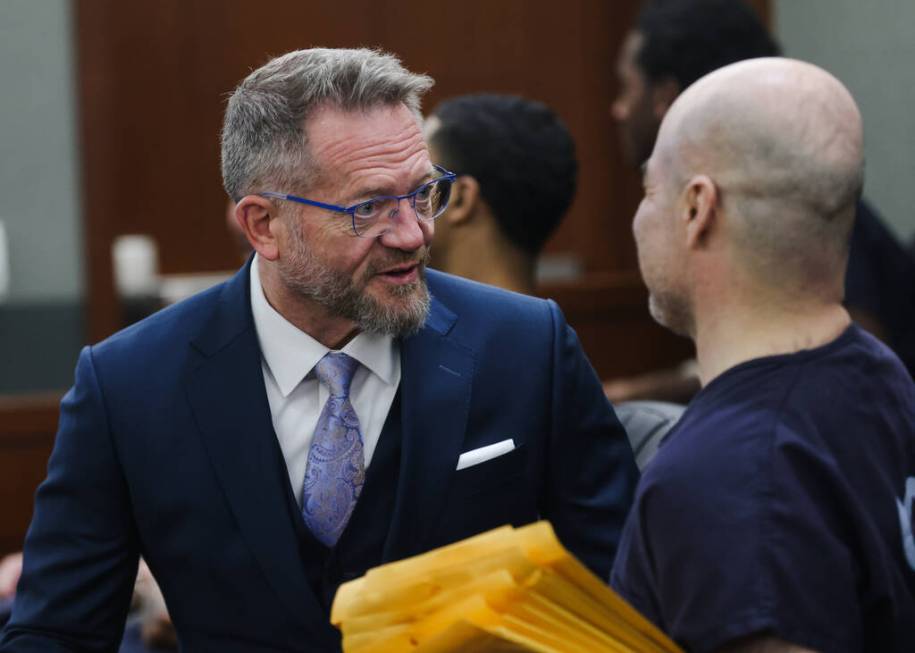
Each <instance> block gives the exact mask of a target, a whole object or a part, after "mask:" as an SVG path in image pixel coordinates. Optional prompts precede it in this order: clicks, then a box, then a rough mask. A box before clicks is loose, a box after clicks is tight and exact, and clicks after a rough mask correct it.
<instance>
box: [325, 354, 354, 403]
mask: <svg viewBox="0 0 915 653" xmlns="http://www.w3.org/2000/svg"><path fill="white" fill-rule="evenodd" d="M358 366H359V361H357V360H356V359H355V358H351V357H349V356H347V355H346V354H342V353H335V352H328V353H327V354H325V355H324V358H322V359H321V360H319V361H318V364H317V365H315V374H316V375H317V377H318V381H320V382H321V383H323V384H324V385H326V386H327V388H328V389H329V390H330V394H331V396H332V397H347V396H348V395H349V386H350V383H352V382H353V374H354V373H355V372H356V368H357V367H358Z"/></svg>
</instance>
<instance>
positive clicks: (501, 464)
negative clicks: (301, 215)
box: [0, 263, 637, 653]
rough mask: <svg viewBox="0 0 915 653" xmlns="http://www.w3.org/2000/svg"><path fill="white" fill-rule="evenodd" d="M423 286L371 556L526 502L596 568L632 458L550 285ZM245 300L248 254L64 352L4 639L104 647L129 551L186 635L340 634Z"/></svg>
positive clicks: (438, 538)
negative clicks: (423, 313)
mask: <svg viewBox="0 0 915 653" xmlns="http://www.w3.org/2000/svg"><path fill="white" fill-rule="evenodd" d="M249 265H250V263H249ZM428 281H429V286H430V290H431V292H432V294H433V301H432V309H431V313H430V316H429V319H428V321H427V323H426V325H425V327H424V328H423V329H422V330H421V331H420V332H419V333H418V334H416V335H415V336H412V337H409V338H406V339H404V340H403V342H402V344H401V356H402V380H401V387H400V393H401V394H400V397H401V409H402V422H403V424H402V433H401V437H402V453H401V468H400V477H399V483H398V489H397V494H396V500H395V508H394V514H393V518H392V521H391V524H390V529H389V533H388V536H387V539H386V542H385V545H384V560H385V561H389V560H394V559H398V558H403V557H406V556H410V555H414V554H417V553H420V552H422V551H425V550H428V549H430V548H433V547H436V546H439V545H442V544H445V543H448V542H452V541H455V540H458V539H461V538H464V537H468V536H470V535H473V534H475V533H478V532H481V531H483V530H486V529H489V528H493V527H496V526H499V525H501V524H504V523H509V522H511V523H515V524H519V523H524V522H529V521H532V520H535V519H537V518H540V517H543V518H546V519H549V520H550V521H552V523H553V525H554V527H555V529H556V531H557V533H558V535H559V537H560V538H561V539H562V541H563V542H564V543H565V545H566V546H567V547H568V548H569V549H571V550H572V551H573V552H574V553H575V554H577V555H578V556H579V557H580V558H581V559H582V560H583V561H584V562H585V563H586V564H588V565H589V566H590V567H591V568H592V569H594V570H595V571H596V572H597V573H599V574H600V575H601V576H603V577H606V576H607V575H608V573H609V569H610V567H611V564H612V561H613V556H614V553H615V551H616V546H617V540H618V538H619V533H620V530H621V526H622V523H623V520H624V518H625V516H626V512H627V509H628V507H629V505H630V503H631V499H632V490H633V486H634V484H635V481H636V476H637V472H636V469H635V466H634V463H633V459H632V454H631V451H630V449H629V445H628V443H627V440H626V436H625V433H624V431H623V429H622V427H621V426H620V424H619V422H618V421H617V420H616V417H615V416H614V414H613V412H612V410H611V409H610V407H609V404H608V403H607V401H606V400H605V399H604V396H603V393H602V391H601V386H600V384H599V382H598V379H597V378H596V376H595V374H594V371H593V370H592V368H591V366H590V365H589V364H588V362H587V360H586V359H585V357H584V355H583V353H582V351H581V348H580V346H579V344H578V340H577V338H576V337H575V335H574V333H573V332H572V330H571V329H570V328H569V327H568V326H567V325H566V323H565V321H564V319H563V316H562V314H561V312H560V311H559V309H558V308H557V306H556V305H555V304H554V303H553V302H549V301H543V300H539V299H534V298H530V297H525V296H521V295H516V294H512V293H508V292H505V291H501V290H497V289H494V288H490V287H487V286H482V285H479V284H474V283H471V282H468V281H465V280H461V279H458V278H456V277H451V276H448V275H444V274H441V273H437V272H434V271H429V273H428ZM248 295H249V291H248V268H247V266H246V267H245V268H243V269H242V270H241V271H240V272H239V273H238V274H237V275H236V276H235V277H233V278H232V279H231V280H229V281H228V282H226V283H225V284H222V285H220V286H217V287H215V288H213V289H211V290H209V291H206V292H204V293H202V294H200V295H198V296H195V297H193V298H191V299H189V300H187V301H185V302H183V303H181V304H179V305H177V306H174V307H171V308H169V309H166V310H164V311H161V312H160V313H158V314H156V315H154V316H152V317H151V318H149V319H147V320H145V321H143V322H141V323H139V324H137V325H134V326H133V327H130V328H128V329H126V330H125V331H122V332H120V333H118V334H116V335H114V336H112V337H111V338H109V339H108V340H106V341H104V342H102V343H100V344H98V345H95V346H93V347H87V348H85V349H84V350H83V351H82V353H81V355H80V358H79V363H78V365H77V369H76V382H75V384H74V386H73V388H72V389H71V390H70V391H69V392H68V393H67V395H66V396H65V397H64V399H63V402H62V404H61V417H60V426H59V431H58V435H57V440H56V443H55V446H54V452H53V454H52V455H51V459H50V462H49V466H48V477H47V479H46V480H45V481H44V482H43V483H42V485H41V487H40V488H39V490H38V493H37V497H36V504H35V513H34V517H33V521H32V525H31V527H30V529H29V533H28V536H27V538H26V546H25V568H24V573H23V577H22V581H21V583H20V586H19V593H18V596H17V599H16V604H15V606H14V609H13V616H12V619H11V621H10V623H9V624H8V625H7V627H6V629H5V630H4V631H3V637H2V639H0V651H13V650H15V651H17V652H19V651H41V652H42V653H47V652H49V651H74V650H79V651H83V650H87V651H88V650H91V651H96V650H99V651H102V650H114V649H116V646H117V642H118V640H119V639H120V636H121V631H122V629H123V626H124V619H125V613H126V611H127V608H128V603H129V602H130V595H131V590H132V587H133V578H134V575H135V573H136V565H137V558H138V556H139V555H141V554H142V555H143V556H145V557H146V560H147V561H148V563H149V565H150V567H151V569H152V571H153V573H154V574H155V576H156V578H157V580H158V581H159V583H160V584H161V586H162V590H163V592H164V594H165V597H166V600H167V603H168V607H169V611H170V613H171V615H172V618H173V620H174V622H175V625H176V628H177V629H178V632H179V636H180V637H181V640H182V643H183V645H184V647H185V648H186V650H191V651H210V650H212V651H220V652H230V651H236V650H237V651H261V650H263V651H278V650H301V651H314V650H325V649H330V650H333V649H334V648H336V647H338V646H339V644H338V640H337V635H336V632H335V631H334V630H333V629H332V628H331V627H330V626H329V625H328V616H327V613H326V611H325V610H324V609H323V608H322V607H321V606H320V605H319V602H318V599H317V598H316V597H315V596H314V594H313V593H312V590H311V587H310V586H309V585H308V583H307V581H306V578H305V574H304V573H303V563H302V557H301V553H300V549H299V543H298V540H297V536H296V532H295V524H294V522H293V520H292V519H291V518H290V511H289V509H288V505H289V504H288V497H289V492H290V488H289V480H288V476H287V475H286V473H285V468H284V467H283V465H282V459H281V453H280V450H279V445H278V443H277V440H276V435H275V433H274V431H273V428H272V422H271V416H270V409H269V406H268V403H267V398H266V394H265V389H264V382H263V375H262V372H261V352H260V349H259V346H258V341H257V337H256V334H255V330H254V324H253V321H252V317H251V308H250V298H249V296H248ZM507 438H512V439H514V441H515V443H516V445H517V448H516V449H515V450H514V451H512V452H511V453H509V454H506V455H503V456H500V457H498V458H495V459H493V460H490V461H487V462H485V463H482V464H480V465H477V466H473V467H469V468H466V469H463V470H461V471H455V467H456V464H457V460H458V457H459V455H460V454H461V453H462V452H464V451H469V450H471V449H476V448H478V447H482V446H485V445H487V444H491V443H494V442H499V441H501V440H505V439H507Z"/></svg>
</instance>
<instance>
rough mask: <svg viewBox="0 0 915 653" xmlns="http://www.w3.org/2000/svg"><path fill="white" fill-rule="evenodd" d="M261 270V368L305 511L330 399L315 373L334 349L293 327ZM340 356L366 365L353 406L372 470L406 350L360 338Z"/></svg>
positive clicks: (257, 295)
mask: <svg viewBox="0 0 915 653" xmlns="http://www.w3.org/2000/svg"><path fill="white" fill-rule="evenodd" d="M257 268H258V257H257V256H255V257H254V261H252V263H251V311H252V313H253V314H254V328H255V330H256V331H257V339H258V341H259V342H260V347H261V354H262V358H261V369H262V370H263V373H264V385H265V386H266V387H267V400H268V401H269V403H270V414H271V416H272V417H273V429H274V430H275V431H276V437H277V439H278V440H279V443H280V449H282V451H283V458H285V460H286V470H287V471H288V472H289V483H290V484H291V485H292V491H293V493H294V494H295V499H296V501H297V502H298V504H299V506H301V505H302V483H303V482H304V480H305V466H306V464H307V462H308V448H309V447H310V446H311V438H312V436H313V435H314V431H315V426H316V425H317V423H318V418H319V417H320V415H321V409H322V408H323V407H324V403H325V402H326V401H327V397H328V395H329V392H328V390H327V388H325V387H324V386H323V385H322V384H321V383H319V382H318V379H317V377H316V376H315V374H314V371H313V368H314V366H315V365H316V364H317V362H318V361H319V360H321V359H322V358H323V357H324V355H325V354H326V353H327V352H329V351H331V350H330V349H328V348H327V347H325V346H324V345H322V344H321V343H320V342H318V341H317V340H315V339H314V338H312V337H311V336H310V335H308V334H307V333H305V332H304V331H301V330H300V329H299V328H298V327H296V326H293V325H292V324H291V323H290V322H289V321H287V320H286V318H284V317H283V316H282V315H280V314H279V313H278V312H277V311H276V309H275V308H273V307H272V306H271V305H270V303H269V302H268V301H267V298H266V297H265V296H264V290H263V288H262V287H261V282H260V275H259V274H258V269H257ZM340 351H342V352H343V353H345V354H347V355H348V356H352V357H353V358H355V359H356V360H357V361H359V363H361V365H360V366H359V367H358V368H357V369H356V372H355V374H354V375H353V382H352V385H351V386H350V401H351V402H352V404H353V409H354V410H355V411H356V416H357V417H358V418H359V424H360V426H361V427H362V440H363V443H362V444H363V453H364V454H365V466H366V469H368V466H369V463H370V462H371V460H372V454H373V453H374V451H375V446H376V445H377V444H378V438H379V437H380V436H381V429H382V428H383V427H384V423H385V420H386V419H387V417H388V411H389V410H390V409H391V404H392V403H393V402H394V396H395V395H396V394H397V387H398V385H400V348H399V347H398V344H397V341H396V340H394V338H392V337H391V336H380V335H375V334H368V333H360V334H359V335H357V336H356V337H355V338H353V339H352V340H350V341H349V342H348V343H347V344H346V346H345V347H343V349H341V350H340Z"/></svg>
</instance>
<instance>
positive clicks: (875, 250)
mask: <svg viewBox="0 0 915 653" xmlns="http://www.w3.org/2000/svg"><path fill="white" fill-rule="evenodd" d="M779 53H780V49H779V46H778V44H777V43H776V42H775V40H774V39H773V38H772V37H771V36H770V34H769V33H768V31H767V29H766V27H765V26H764V25H763V24H762V22H761V21H760V19H759V17H758V16H757V15H756V13H755V12H754V11H753V10H752V9H751V8H750V7H749V6H747V5H746V4H745V3H744V2H742V1H740V0H649V1H648V2H646V3H644V4H643V6H642V9H641V11H640V13H639V16H638V18H637V20H636V23H635V26H634V27H633V28H632V30H631V31H630V32H629V34H628V35H627V36H626V39H625V41H624V43H623V46H622V48H621V50H620V55H619V59H618V61H617V76H618V79H619V93H618V95H617V97H616V99H615V101H614V102H613V105H612V107H611V114H612V116H613V118H614V120H616V122H617V123H618V125H619V132H620V141H621V143H622V148H623V153H624V155H625V157H626V159H627V161H628V162H629V163H630V164H631V165H633V166H640V165H642V164H643V163H644V162H645V161H646V160H647V159H648V157H649V156H650V154H651V149H652V147H653V146H654V142H655V138H656V137H657V133H658V127H659V126H660V124H661V119H662V118H663V117H664V115H665V114H666V113H667V110H668V109H669V108H670V105H671V104H672V103H673V101H674V100H675V99H676V98H677V96H678V95H679V94H680V93H681V92H682V91H684V90H685V89H686V88H687V87H688V86H689V85H690V84H692V83H693V82H694V81H696V80H697V79H699V78H700V77H702V76H703V75H705V74H707V73H709V72H711V71H713V70H716V69H717V68H721V67H722V66H725V65H727V64H730V63H734V62H737V61H741V60H744V59H753V58H756V57H769V56H775V55H778V54H779ZM851 243H852V244H851V253H850V256H849V262H848V271H847V273H846V278H845V306H846V308H848V310H849V312H850V313H851V315H852V317H853V318H854V320H855V321H856V322H858V323H859V324H861V325H862V326H864V327H865V328H867V329H868V330H869V331H871V332H872V333H874V334H875V335H877V336H878V337H880V338H881V339H882V340H884V342H886V343H887V344H889V345H890V346H891V347H892V348H893V349H894V350H895V351H896V353H897V354H898V355H899V356H900V358H901V359H902V360H903V362H904V363H905V364H906V366H907V367H908V369H909V371H910V372H912V371H913V370H915V291H913V289H915V262H913V260H912V258H911V257H910V256H909V255H908V253H907V252H906V251H905V250H904V249H903V247H902V246H901V245H900V244H899V243H898V242H897V241H896V239H895V238H894V237H893V236H892V234H891V233H890V232H889V231H888V230H887V228H886V226H884V225H883V223H882V222H881V221H880V219H879V218H878V217H877V215H876V214H875V213H874V211H873V209H872V208H871V207H870V206H869V205H868V204H867V203H866V202H858V208H857V218H856V220H855V226H854V230H853V232H852V241H851ZM694 369H695V368H694V367H692V366H689V365H685V366H681V367H680V368H678V369H676V370H668V371H660V372H654V373H649V374H646V375H643V376H639V377H634V378H629V379H616V380H613V381H609V382H607V383H606V384H605V386H604V388H605V391H606V392H607V396H608V397H609V398H610V399H611V400H615V401H622V400H626V399H642V398H651V399H669V400H673V401H686V400H688V399H689V398H690V397H691V396H692V394H693V393H695V391H696V390H698V387H699V385H698V380H697V379H696V377H695V372H694Z"/></svg>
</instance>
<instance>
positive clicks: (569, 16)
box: [0, 0, 769, 553]
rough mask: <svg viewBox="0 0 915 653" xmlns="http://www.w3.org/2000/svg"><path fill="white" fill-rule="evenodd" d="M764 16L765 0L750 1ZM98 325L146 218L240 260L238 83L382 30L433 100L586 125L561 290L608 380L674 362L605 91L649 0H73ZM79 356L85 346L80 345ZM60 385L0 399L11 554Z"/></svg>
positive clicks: (173, 254)
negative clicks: (233, 194)
mask: <svg viewBox="0 0 915 653" xmlns="http://www.w3.org/2000/svg"><path fill="white" fill-rule="evenodd" d="M753 4H754V5H755V6H757V8H758V9H759V10H760V11H761V12H762V14H763V16H764V17H765V18H766V19H767V20H768V17H769V6H768V5H769V3H768V0H759V1H757V2H754V3H753ZM73 7H74V29H75V42H76V48H77V66H76V71H77V73H76V74H77V80H76V84H77V89H78V98H79V113H80V115H79V125H80V128H79V136H80V148H81V169H82V191H83V216H84V225H83V227H84V233H85V246H86V252H85V256H86V261H87V270H88V289H89V291H88V315H87V323H88V325H89V338H90V340H91V341H97V340H99V339H101V338H104V337H105V336H107V335H109V334H111V333H113V332H114V331H115V330H117V329H118V328H119V327H120V315H121V308H120V306H119V303H118V299H117V296H116V294H115V289H114V280H113V272H112V264H111V246H112V242H113V240H114V238H115V237H116V236H118V235H121V234H133V233H141V234H149V235H151V236H153V237H154V238H155V240H156V241H157V243H158V244H159V256H160V268H161V272H163V273H188V272H201V271H213V270H228V269H233V268H236V267H237V261H236V258H235V257H236V254H235V251H234V249H233V247H232V244H231V242H230V240H229V237H228V235H227V233H226V231H225V227H224V222H223V215H224V210H225V202H226V198H225V194H224V192H223V190H222V185H221V180H220V172H219V130H220V127H221V122H222V113H223V108H224V103H225V98H226V96H227V93H229V92H230V91H231V90H232V89H233V88H234V87H235V85H236V84H237V83H238V82H239V81H240V80H241V79H242V78H243V77H244V76H245V75H246V74H247V73H248V72H249V71H250V70H252V69H253V68H256V67H258V66H259V65H261V64H262V63H264V62H265V61H266V60H267V59H268V58H269V57H270V56H273V55H278V54H281V53H283V52H286V51H288V50H293V49H297V48H303V47H309V46H319V45H320V46H327V47H354V46H373V47H380V48H382V49H385V50H389V51H392V52H394V53H396V54H397V55H399V56H400V57H401V59H402V61H403V62H404V64H405V65H406V67H407V68H409V69H411V70H414V71H418V72H425V73H428V74H429V75H431V76H432V77H433V78H434V79H435V80H436V85H435V87H434V89H433V91H432V92H431V94H430V96H429V97H428V98H427V99H426V102H425V107H426V108H427V109H431V108H433V107H434V106H435V105H436V104H437V103H438V102H439V101H441V100H443V99H445V98H447V97H450V96H453V95H458V94H462V93H469V92H481V91H488V92H500V93H517V94H521V95H525V96H527V97H531V98H534V99H538V100H541V101H543V102H545V103H547V104H548V105H550V106H551V107H553V109H554V110H556V111H557V112H558V113H559V115H560V116H562V118H563V119H564V121H565V122H566V124H567V125H568V126H569V129H570V130H571V132H572V135H573V136H574V138H575V141H576V144H577V148H578V156H579V160H580V180H579V191H578V195H577V198H576V201H575V203H574V205H573V207H572V210H571V212H570V214H569V216H568V218H567V219H566V221H565V222H564V223H563V225H562V226H561V227H560V229H559V231H558V233H557V234H556V235H555V237H554V238H553V239H552V240H551V242H550V243H549V245H548V247H547V253H550V254H564V255H565V254H568V255H571V256H574V257H575V258H576V259H577V260H579V261H580V263H581V265H582V269H583V276H582V278H581V279H579V280H576V281H575V282H574V283H568V284H564V285H551V286H547V287H543V288H541V294H543V295H544V296H549V297H553V298H554V299H556V300H557V301H558V302H559V304H560V306H562V308H563V310H564V311H565V312H566V315H567V318H568V320H569V322H570V324H572V326H573V327H575V328H576V330H577V331H578V332H579V335H580V337H581V339H582V342H583V344H584V347H585V350H586V352H587V353H588V355H589V356H590V357H591V360H592V362H593V364H594V366H595V368H596V369H597V370H598V372H599V373H600V375H601V376H602V377H604V378H607V377H610V376H616V375H623V374H631V373H635V372H639V371H646V370H649V369H654V368H657V367H659V366H661V365H665V364H670V363H675V362H677V361H679V360H682V358H684V357H685V356H687V355H689V352H690V348H689V346H688V343H686V342H685V341H684V340H682V339H678V338H675V337H673V336H671V335H669V334H668V333H667V332H665V331H664V330H663V329H661V328H660V327H658V326H657V325H655V324H654V323H653V322H652V321H651V318H650V317H649V315H648V311H647V298H646V293H645V290H644V288H643V286H642V284H641V281H640V280H639V277H638V272H637V266H636V258H635V248H634V244H633V242H632V237H631V232H630V221H631V217H632V215H633V213H634V211H635V207H636V205H637V203H638V201H639V198H640V187H639V179H638V173H637V172H636V171H633V170H631V169H629V168H627V167H626V166H625V164H624V163H623V161H622V159H621V156H620V154H619V148H618V141H617V133H616V127H615V125H614V124H613V123H612V121H611V118H610V115H609V107H610V103H611V101H612V98H613V96H614V94H615V92H616V78H615V74H614V65H615V59H616V53H617V50H618V48H619V46H620V43H621V42H622V39H623V36H624V34H625V32H626V31H627V29H628V28H629V25H630V24H631V22H632V20H633V18H634V16H635V14H636V12H637V9H638V2H637V0H618V1H614V2H608V1H606V0H572V1H570V2H563V3H558V2H554V1H547V0H497V1H495V2H493V1H492V0H464V1H462V2H458V3H454V2H441V3H429V2H427V1H422V2H420V1H419V0H397V2H373V1H372V0H336V1H335V2H302V1H301V0H261V1H260V2H256V3H255V2H250V1H248V0H136V1H134V2H129V3H128V2H121V1H120V0H75V1H74V5H73ZM74 364H75V361H74ZM61 394H62V389H61V390H60V391H59V392H51V393H50V394H48V395H41V396H32V397H17V398H8V399H2V400H0V504H2V505H3V512H2V515H3V519H0V553H3V552H6V551H10V550H14V549H17V548H19V547H20V546H21V541H22V537H23V535H24V532H25V528H26V526H27V524H28V521H29V519H30V515H31V509H32V494H33V492H34V488H35V487H36V485H37V484H38V482H39V481H40V480H41V479H42V478H43V477H44V472H45V465H46V460H47V456H48V454H49V452H50V449H51V446H52V443H53V436H54V431H55V429H56V422H57V403H58V401H59V397H60V395H61Z"/></svg>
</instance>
